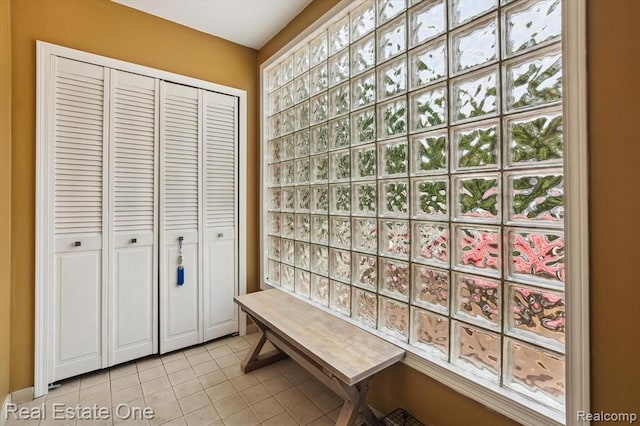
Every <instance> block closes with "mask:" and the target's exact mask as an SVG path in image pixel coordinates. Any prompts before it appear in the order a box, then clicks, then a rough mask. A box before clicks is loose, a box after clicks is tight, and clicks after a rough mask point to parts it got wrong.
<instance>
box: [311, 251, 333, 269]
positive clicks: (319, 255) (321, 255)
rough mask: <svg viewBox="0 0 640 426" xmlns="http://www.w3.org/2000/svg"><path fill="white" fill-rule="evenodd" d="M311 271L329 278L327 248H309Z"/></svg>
mask: <svg viewBox="0 0 640 426" xmlns="http://www.w3.org/2000/svg"><path fill="white" fill-rule="evenodd" d="M311 271H312V272H315V273H317V274H320V275H323V276H329V248H328V247H325V246H316V245H312V246H311Z"/></svg>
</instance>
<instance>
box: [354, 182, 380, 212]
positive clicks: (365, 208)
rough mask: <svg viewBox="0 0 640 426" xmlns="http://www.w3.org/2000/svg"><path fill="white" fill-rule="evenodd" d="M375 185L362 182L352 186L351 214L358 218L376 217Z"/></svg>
mask: <svg viewBox="0 0 640 426" xmlns="http://www.w3.org/2000/svg"><path fill="white" fill-rule="evenodd" d="M376 203H377V194H376V183H375V182H362V183H354V184H353V214H354V215H358V216H375V215H376Z"/></svg>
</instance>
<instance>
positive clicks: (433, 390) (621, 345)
mask: <svg viewBox="0 0 640 426" xmlns="http://www.w3.org/2000/svg"><path fill="white" fill-rule="evenodd" d="M336 3H337V1H335V0H314V2H313V3H311V4H310V5H309V6H308V7H307V8H306V9H305V10H304V11H302V12H301V13H300V14H299V15H298V16H297V17H296V18H295V19H294V20H293V21H292V22H291V23H290V24H289V25H287V26H286V27H285V28H284V29H283V30H282V31H281V32H280V33H279V34H278V35H276V36H275V37H274V38H273V39H272V40H271V41H270V42H269V43H268V44H267V45H266V46H265V47H264V48H262V49H261V50H260V51H259V52H258V66H260V64H262V63H263V62H264V61H265V60H267V59H268V58H269V56H271V55H272V54H273V53H275V52H277V51H278V50H279V49H280V48H281V47H282V46H284V45H285V44H286V43H287V42H289V41H290V40H291V39H293V38H294V37H295V36H297V35H298V34H299V33H300V32H301V31H303V30H304V29H306V28H307V27H308V26H309V24H310V23H311V22H313V21H314V20H315V19H316V18H317V17H319V16H321V15H322V14H323V13H324V12H326V11H328V10H329V9H331V7H333V6H334V4H336ZM587 6H588V22H587V38H588V46H587V55H588V74H589V75H588V91H589V150H590V156H589V157H590V159H589V168H590V180H589V185H590V190H589V198H590V202H589V215H590V228H589V232H590V239H591V245H590V250H591V253H590V269H591V271H590V273H591V281H590V283H589V285H590V302H591V304H590V309H591V319H590V327H591V348H590V352H591V382H592V386H591V399H592V411H601V410H604V411H612V412H624V411H635V412H639V410H640V405H639V403H640V399H639V398H640V397H639V396H640V368H639V367H638V354H639V353H640V339H639V338H638V337H639V336H640V321H639V320H638V318H637V317H636V315H635V313H636V312H637V309H638V307H637V304H638V301H640V285H639V284H638V277H640V262H639V261H638V256H639V250H638V249H639V248H640V244H639V243H638V223H639V219H638V218H639V216H638V212H639V211H640V190H639V188H638V185H637V182H638V181H640V177H639V175H638V162H639V161H640V138H639V137H638V135H639V133H640V132H639V131H638V126H637V121H638V117H639V116H640V102H638V94H640V79H638V77H637V72H638V69H640V58H639V57H638V55H636V52H637V50H638V49H637V42H638V39H640V27H639V26H638V23H637V17H638V16H640V1H637V0H616V1H604V0H587ZM569 143H570V141H569ZM370 402H371V403H372V404H373V405H374V406H375V407H377V408H379V409H381V410H382V411H389V410H391V409H393V408H395V407H405V408H406V409H408V410H409V411H410V412H412V413H413V414H414V415H416V416H417V417H418V418H419V419H420V420H422V421H423V422H425V423H427V424H433V425H438V426H446V425H452V426H457V425H468V424H469V425H470V424H473V425H487V426H489V425H492V426H493V425H509V424H513V422H511V421H510V420H509V419H507V418H506V417H503V416H502V415H500V414H497V413H495V412H494V411H491V410H490V409H488V408H486V407H484V406H482V405H481V404H478V403H477V402H475V401H472V400H470V399H468V398H466V397H464V396H462V395H460V394H458V393H456V392H454V391H452V390H451V389H449V388H447V387H445V386H443V385H441V384H440V383H438V382H436V381H435V380H432V379H430V378H429V377H427V376H425V375H423V374H421V373H418V372H417V371H415V370H413V369H411V368H409V367H406V366H404V365H397V366H395V367H393V368H391V369H388V370H386V371H385V372H383V373H382V374H380V375H379V376H378V377H376V378H375V379H374V381H373V382H372V389H371V393H370Z"/></svg>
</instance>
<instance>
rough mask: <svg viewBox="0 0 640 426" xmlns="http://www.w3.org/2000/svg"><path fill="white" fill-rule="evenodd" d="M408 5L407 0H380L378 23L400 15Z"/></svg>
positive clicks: (380, 23)
mask: <svg viewBox="0 0 640 426" xmlns="http://www.w3.org/2000/svg"><path fill="white" fill-rule="evenodd" d="M406 7H407V5H406V2H405V0H378V25H382V24H384V23H385V22H387V21H389V20H391V19H393V18H394V17H396V16H398V15H399V14H401V13H402V12H403V11H404V10H405V9H406Z"/></svg>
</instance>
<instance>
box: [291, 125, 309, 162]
mask: <svg viewBox="0 0 640 426" xmlns="http://www.w3.org/2000/svg"><path fill="white" fill-rule="evenodd" d="M294 140H295V146H296V157H306V156H308V155H309V145H310V143H311V142H310V140H309V129H304V130H301V131H299V132H296V133H295V134H294Z"/></svg>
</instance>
